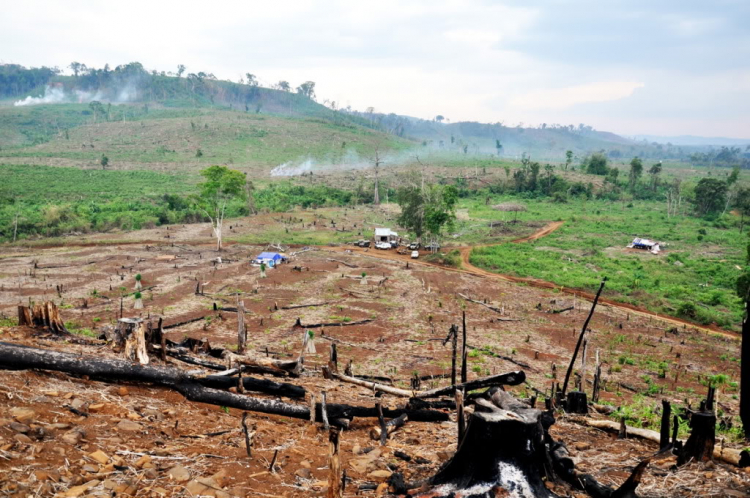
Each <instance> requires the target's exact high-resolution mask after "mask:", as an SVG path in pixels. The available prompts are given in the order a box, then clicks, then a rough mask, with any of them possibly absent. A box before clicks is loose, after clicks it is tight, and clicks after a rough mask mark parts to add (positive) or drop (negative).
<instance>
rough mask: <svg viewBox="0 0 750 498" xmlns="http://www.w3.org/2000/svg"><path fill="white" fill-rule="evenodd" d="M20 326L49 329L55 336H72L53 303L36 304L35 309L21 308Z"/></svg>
mask: <svg viewBox="0 0 750 498" xmlns="http://www.w3.org/2000/svg"><path fill="white" fill-rule="evenodd" d="M18 325H19V326H27V327H33V328H37V329H41V328H43V329H47V330H49V331H50V332H52V333H53V334H60V335H62V334H65V335H67V334H70V332H68V329H66V328H65V323H64V322H63V320H62V318H60V311H59V310H58V309H57V306H56V305H55V303H53V302H52V301H45V302H44V303H43V304H35V305H34V307H33V308H29V307H27V306H19V307H18Z"/></svg>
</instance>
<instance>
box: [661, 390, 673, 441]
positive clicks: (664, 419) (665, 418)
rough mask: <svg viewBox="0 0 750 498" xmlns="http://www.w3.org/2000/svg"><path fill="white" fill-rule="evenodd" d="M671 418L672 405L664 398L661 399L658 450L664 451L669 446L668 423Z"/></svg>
mask: <svg viewBox="0 0 750 498" xmlns="http://www.w3.org/2000/svg"><path fill="white" fill-rule="evenodd" d="M671 419H672V405H671V404H670V403H669V401H667V400H666V399H663V400H661V427H660V428H659V450H660V451H664V450H665V449H667V448H668V447H669V446H670V442H669V424H670V422H671Z"/></svg>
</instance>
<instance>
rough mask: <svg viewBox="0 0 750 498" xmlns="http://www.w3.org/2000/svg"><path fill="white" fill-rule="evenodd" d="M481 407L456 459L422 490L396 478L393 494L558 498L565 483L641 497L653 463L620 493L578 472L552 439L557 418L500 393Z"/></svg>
mask: <svg viewBox="0 0 750 498" xmlns="http://www.w3.org/2000/svg"><path fill="white" fill-rule="evenodd" d="M475 406H476V409H475V411H474V413H473V414H472V415H471V418H470V419H469V423H468V426H467V428H466V434H465V436H464V439H463V440H462V441H461V443H460V445H459V446H458V450H457V451H456V454H455V455H453V458H451V459H450V460H448V461H447V462H446V463H445V464H444V465H443V466H442V467H441V468H440V470H438V472H437V474H435V475H434V476H433V477H432V478H430V479H429V480H427V482H426V483H424V484H423V485H421V486H419V485H418V484H407V483H404V482H403V479H402V477H403V476H401V475H400V474H398V475H396V474H394V476H395V478H394V476H392V478H391V480H390V481H389V483H390V486H391V491H396V492H398V493H400V494H403V493H406V492H407V491H408V490H409V488H416V489H412V490H411V491H408V492H409V496H413V497H415V498H453V497H456V496H460V497H461V498H496V497H498V496H508V497H514V498H539V497H541V498H551V497H557V496H558V495H557V494H555V493H553V492H552V490H551V489H550V487H548V486H547V484H552V483H559V484H562V483H563V482H564V483H567V485H568V486H570V488H573V489H576V490H581V491H584V492H586V493H587V494H588V495H589V496H591V497H593V498H636V497H637V495H636V494H635V488H636V487H637V486H638V484H639V483H640V480H641V476H642V475H643V472H644V470H645V468H646V466H647V465H648V459H646V460H644V461H643V462H641V463H640V464H639V465H638V466H636V468H635V469H634V471H633V473H632V475H631V476H630V478H628V480H627V481H625V483H624V484H623V485H622V486H620V488H618V489H614V488H611V487H609V486H605V485H603V484H600V483H599V482H597V480H596V479H595V478H594V477H593V476H591V475H589V474H583V473H580V472H578V471H577V470H576V468H575V463H574V461H573V459H572V458H571V457H570V455H569V454H568V450H567V449H566V447H565V445H564V444H562V443H559V442H555V441H554V439H552V437H551V436H550V435H549V433H548V430H549V428H550V426H551V425H552V424H554V422H555V420H554V416H553V414H552V412H549V411H547V412H542V411H540V410H537V409H534V408H531V407H530V406H529V405H527V404H525V403H523V402H521V401H518V400H516V399H515V398H513V397H512V396H511V395H510V394H508V393H507V392H505V391H503V390H501V389H499V388H491V389H489V390H488V391H487V392H486V393H485V395H484V397H482V398H478V399H477V400H476V405H475ZM418 486H419V487H418ZM551 487H554V486H551ZM567 494H569V493H566V495H567Z"/></svg>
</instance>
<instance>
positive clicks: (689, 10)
mask: <svg viewBox="0 0 750 498" xmlns="http://www.w3.org/2000/svg"><path fill="white" fill-rule="evenodd" d="M0 61H1V62H13V63H19V64H23V65H26V66H38V65H48V66H58V67H60V68H61V69H62V68H67V66H68V64H70V62H71V61H78V62H82V63H85V64H87V65H89V66H96V67H100V66H103V65H104V64H105V63H109V64H110V65H111V66H116V65H118V64H123V63H127V62H131V61H139V62H141V63H143V64H144V66H146V67H147V68H148V69H157V70H160V71H161V70H165V71H170V70H171V71H173V70H175V68H176V66H177V64H185V65H186V66H187V67H188V72H198V71H205V72H211V73H214V74H215V75H216V76H217V77H219V78H222V79H231V80H234V81H236V80H238V79H239V78H240V77H241V76H242V75H244V74H245V73H246V72H251V73H253V74H255V75H257V77H258V79H259V80H260V82H261V84H263V85H269V86H270V85H272V84H273V83H275V82H277V81H279V80H282V79H283V80H288V81H289V82H290V83H291V84H292V85H293V86H296V85H298V84H299V83H301V82H303V81H305V80H312V81H315V82H316V90H317V94H318V100H319V101H322V100H324V99H328V100H334V101H336V102H337V104H339V105H341V106H344V107H345V106H347V105H351V106H352V107H353V108H355V109H360V110H364V109H365V108H366V107H369V106H373V107H375V109H376V110H377V111H380V112H396V113H399V114H407V115H412V116H417V117H422V118H432V117H434V116H435V115H437V114H442V115H444V116H445V117H446V118H448V119H450V120H451V121H452V122H453V121H459V120H474V121H485V122H498V121H499V122H503V123H504V124H506V125H516V124H518V123H519V122H521V123H524V125H537V124H540V123H548V124H551V123H560V124H576V125H577V124H578V123H585V124H588V125H591V126H593V127H594V128H596V129H600V130H608V131H613V132H616V133H620V134H625V135H633V134H658V135H681V134H693V135H702V136H728V137H737V138H750V1H748V0H710V1H707V0H701V1H694V0H657V1H654V0H580V1H577V0H567V1H566V0H548V1H534V0H527V1H523V0H518V1H515V0H508V1H490V0H461V1H449V0H429V1H421V2H417V1H407V0H399V1H396V0H377V1H369V0H356V1H351V0H349V1H345V0H342V1H312V0H310V1H305V0H300V1H297V0H285V1H278V0H277V1H273V2H272V1H268V2H265V1H253V0H241V1H223V0H213V1H205V0H203V1H200V2H193V1H188V0H182V1H180V2H171V1H170V2H168V1H161V0H150V1H140V0H130V1H123V2H113V1H101V0H66V1H58V0H54V1H37V0H23V1H12V0H4V1H3V2H2V15H0ZM66 70H67V69H66Z"/></svg>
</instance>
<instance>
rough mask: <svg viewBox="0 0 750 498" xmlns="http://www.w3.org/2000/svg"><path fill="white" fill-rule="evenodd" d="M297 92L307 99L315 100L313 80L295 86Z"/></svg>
mask: <svg viewBox="0 0 750 498" xmlns="http://www.w3.org/2000/svg"><path fill="white" fill-rule="evenodd" d="M297 93H298V94H300V95H304V96H305V97H307V98H308V99H312V100H315V82H314V81H305V82H304V83H302V84H301V85H300V86H298V87H297Z"/></svg>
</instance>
